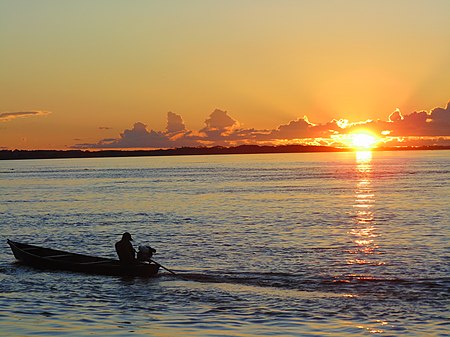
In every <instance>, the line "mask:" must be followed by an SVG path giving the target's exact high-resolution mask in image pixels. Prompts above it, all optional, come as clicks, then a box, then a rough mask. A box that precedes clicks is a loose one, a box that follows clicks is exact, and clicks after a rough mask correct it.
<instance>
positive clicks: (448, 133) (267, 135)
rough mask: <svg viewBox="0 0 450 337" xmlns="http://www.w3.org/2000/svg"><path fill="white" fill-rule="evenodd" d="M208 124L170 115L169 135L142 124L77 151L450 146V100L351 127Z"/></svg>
mask: <svg viewBox="0 0 450 337" xmlns="http://www.w3.org/2000/svg"><path fill="white" fill-rule="evenodd" d="M204 123H205V126H204V127H203V128H202V129H200V130H198V131H193V130H188V129H187V128H186V126H185V124H184V121H183V118H182V117H181V116H180V115H178V114H176V113H173V112H168V113H167V127H166V130H165V131H155V130H152V129H150V128H149V127H148V125H146V124H144V123H142V122H136V123H135V124H134V125H133V127H132V128H131V129H126V130H124V131H123V132H122V133H121V134H120V136H119V137H118V138H114V139H111V138H109V139H102V140H100V141H99V142H98V143H95V144H77V145H75V146H73V147H74V148H91V149H107V148H134V149H139V148H142V149H149V148H151V149H154V148H175V147H183V146H237V145H242V144H265V145H279V144H313V145H334V146H342V140H341V138H340V137H342V136H345V135H348V134H350V133H354V132H360V131H361V130H368V131H370V132H372V133H374V134H375V135H377V136H378V137H379V139H380V141H381V142H383V143H385V144H386V145H392V146H397V145H400V146H416V145H418V144H422V145H450V102H449V103H448V104H447V107H446V108H439V107H438V108H435V109H432V110H431V111H430V112H427V111H419V112H412V113H410V114H405V115H403V114H402V113H401V111H400V110H398V109H397V110H395V111H394V112H392V113H391V114H389V115H388V116H387V118H386V120H367V121H362V122H357V123H350V122H349V121H348V120H345V119H333V120H331V121H330V122H328V123H324V124H314V123H312V122H310V121H309V119H308V117H306V116H304V117H302V118H297V119H296V120H293V121H289V122H287V123H286V124H281V125H279V126H278V127H276V128H274V129H268V130H258V129H253V128H243V127H242V126H241V124H240V123H239V121H238V120H236V119H235V118H233V117H232V116H230V115H229V114H228V112H227V111H223V110H220V109H216V110H214V111H213V112H212V113H211V114H210V115H209V116H208V117H207V118H206V120H205V122H204Z"/></svg>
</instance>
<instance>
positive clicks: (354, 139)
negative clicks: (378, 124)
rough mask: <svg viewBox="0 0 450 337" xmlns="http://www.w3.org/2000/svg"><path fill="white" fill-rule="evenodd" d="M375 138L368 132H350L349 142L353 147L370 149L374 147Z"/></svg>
mask: <svg viewBox="0 0 450 337" xmlns="http://www.w3.org/2000/svg"><path fill="white" fill-rule="evenodd" d="M376 143H377V138H376V137H375V136H373V135H371V134H369V133H352V134H351V135H350V144H351V146H352V147H353V148H355V149H371V148H373V147H375V145H376Z"/></svg>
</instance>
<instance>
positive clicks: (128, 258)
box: [115, 232, 137, 265]
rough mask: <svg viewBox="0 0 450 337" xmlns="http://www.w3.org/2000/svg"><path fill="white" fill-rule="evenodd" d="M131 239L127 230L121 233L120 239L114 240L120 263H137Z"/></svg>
mask: <svg viewBox="0 0 450 337" xmlns="http://www.w3.org/2000/svg"><path fill="white" fill-rule="evenodd" d="M131 241H133V239H132V238H131V234H130V233H128V232H125V233H123V235H122V239H121V240H120V241H118V242H116V245H115V247H116V252H117V255H118V256H119V260H120V262H121V263H122V264H125V265H128V264H135V263H137V260H136V255H135V250H134V248H133V245H132V244H131Z"/></svg>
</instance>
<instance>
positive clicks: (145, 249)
mask: <svg viewBox="0 0 450 337" xmlns="http://www.w3.org/2000/svg"><path fill="white" fill-rule="evenodd" d="M154 253H156V249H154V248H152V247H150V246H144V245H141V246H139V250H138V252H137V260H138V261H141V262H144V261H148V262H151V258H152V256H153V254H154Z"/></svg>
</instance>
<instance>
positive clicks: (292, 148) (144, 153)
mask: <svg viewBox="0 0 450 337" xmlns="http://www.w3.org/2000/svg"><path fill="white" fill-rule="evenodd" d="M412 150H416V151H417V150H450V146H420V147H402V148H398V147H384V148H376V149H373V150H372V151H412ZM350 151H353V149H348V148H337V147H330V146H310V145H280V146H260V145H240V146H235V147H221V146H214V147H182V148H176V149H159V150H99V151H90V150H0V160H17V159H61V158H106V157H151V156H190V155H220V154H261V153H311V152H350Z"/></svg>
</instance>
